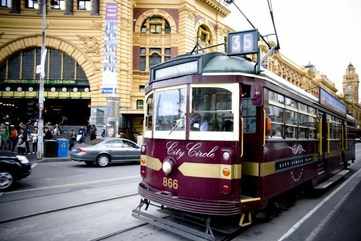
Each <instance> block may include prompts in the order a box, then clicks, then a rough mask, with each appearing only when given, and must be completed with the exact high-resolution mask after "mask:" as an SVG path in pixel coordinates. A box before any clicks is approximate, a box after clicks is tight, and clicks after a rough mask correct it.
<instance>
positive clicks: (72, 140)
mask: <svg viewBox="0 0 361 241" xmlns="http://www.w3.org/2000/svg"><path fill="white" fill-rule="evenodd" d="M75 142H76V133H75V130H74V129H71V130H70V134H69V150H71V149H72V148H73V147H74V145H75Z"/></svg>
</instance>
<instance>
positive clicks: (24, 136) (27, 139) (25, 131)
mask: <svg viewBox="0 0 361 241" xmlns="http://www.w3.org/2000/svg"><path fill="white" fill-rule="evenodd" d="M21 129H22V141H23V142H24V143H25V151H26V153H27V154H30V142H31V136H30V133H31V132H30V129H29V127H28V126H27V125H24V124H22V125H21Z"/></svg>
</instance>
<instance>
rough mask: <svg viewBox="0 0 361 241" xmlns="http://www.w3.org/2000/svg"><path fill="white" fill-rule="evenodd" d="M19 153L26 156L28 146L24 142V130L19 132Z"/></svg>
mask: <svg viewBox="0 0 361 241" xmlns="http://www.w3.org/2000/svg"><path fill="white" fill-rule="evenodd" d="M16 149H17V153H18V154H20V155H23V154H26V145H25V140H24V130H23V129H20V130H19V136H18V142H17V145H16Z"/></svg>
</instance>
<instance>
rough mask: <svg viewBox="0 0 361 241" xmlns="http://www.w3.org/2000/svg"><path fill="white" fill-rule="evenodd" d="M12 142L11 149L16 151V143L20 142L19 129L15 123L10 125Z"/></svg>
mask: <svg viewBox="0 0 361 241" xmlns="http://www.w3.org/2000/svg"><path fill="white" fill-rule="evenodd" d="M10 143H11V147H10V150H11V151H12V152H14V151H15V147H16V144H17V143H18V131H17V130H16V128H15V126H14V125H10Z"/></svg>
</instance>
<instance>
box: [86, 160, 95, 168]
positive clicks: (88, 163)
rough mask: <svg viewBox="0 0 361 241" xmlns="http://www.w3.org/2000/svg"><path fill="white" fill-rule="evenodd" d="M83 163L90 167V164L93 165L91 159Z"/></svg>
mask: <svg viewBox="0 0 361 241" xmlns="http://www.w3.org/2000/svg"><path fill="white" fill-rule="evenodd" d="M85 165H87V166H88V167H91V166H93V165H94V162H92V161H86V162H85Z"/></svg>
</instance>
